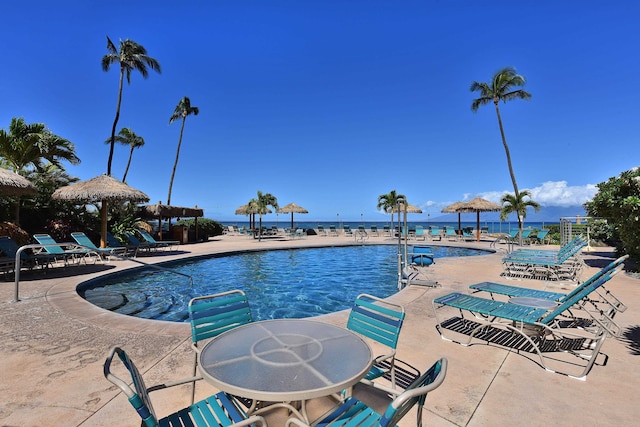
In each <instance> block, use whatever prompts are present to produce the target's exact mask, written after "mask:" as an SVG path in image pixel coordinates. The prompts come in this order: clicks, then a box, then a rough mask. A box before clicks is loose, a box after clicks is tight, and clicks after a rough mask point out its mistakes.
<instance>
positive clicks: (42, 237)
mask: <svg viewBox="0 0 640 427" xmlns="http://www.w3.org/2000/svg"><path fill="white" fill-rule="evenodd" d="M33 238H34V239H36V242H38V243H40V244H41V245H49V246H44V250H45V252H47V253H48V254H50V255H52V256H54V257H56V259H57V258H58V257H60V258H61V259H62V261H63V262H64V265H69V260H71V261H72V262H75V261H78V262H80V261H84V263H85V264H86V263H87V258H93V262H94V264H95V262H96V260H97V259H98V258H100V255H98V254H97V253H96V252H94V251H92V250H90V249H82V248H79V249H64V247H62V246H57V245H58V242H56V241H55V240H54V238H53V237H51V236H50V235H48V234H34V235H33Z"/></svg>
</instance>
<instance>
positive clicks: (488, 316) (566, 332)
mask: <svg viewBox="0 0 640 427" xmlns="http://www.w3.org/2000/svg"><path fill="white" fill-rule="evenodd" d="M620 269H621V267H619V268H618V269H615V270H613V271H610V272H608V273H605V274H603V275H602V276H601V277H599V278H598V279H597V280H595V281H593V282H592V283H591V284H590V285H589V286H587V287H585V288H584V289H582V290H580V292H577V293H576V294H574V295H572V296H571V297H570V298H567V299H566V300H564V301H563V302H562V303H561V304H559V305H557V306H556V307H555V308H552V309H550V310H549V309H547V308H537V307H533V306H528V305H520V304H513V303H510V302H503V301H496V300H493V299H485V298H479V297H477V296H475V295H469V294H463V293H460V292H453V293H450V294H447V295H444V296H442V297H439V298H436V299H434V300H433V309H434V313H435V316H436V329H437V330H438V332H439V333H440V336H441V337H442V338H443V339H445V340H447V341H452V342H457V343H459V344H462V345H464V346H469V345H470V344H471V342H472V340H473V339H474V338H478V339H479V340H482V341H486V342H487V344H494V345H499V346H502V347H506V348H508V349H509V350H510V351H513V350H515V351H517V352H518V353H519V354H524V353H531V354H534V355H537V358H538V364H539V365H540V366H542V367H543V368H544V369H545V370H547V371H550V372H556V373H561V374H564V375H567V376H570V377H572V378H577V379H580V380H585V379H586V376H587V374H588V373H589V371H590V370H591V368H592V367H593V365H594V364H595V362H596V359H597V357H598V355H599V353H600V348H601V347H602V345H603V344H604V341H605V339H606V337H607V336H608V335H613V336H615V335H617V334H618V333H619V331H617V330H616V328H617V325H615V324H614V323H613V322H612V320H611V319H610V318H609V316H607V315H606V313H603V312H602V310H599V309H597V308H596V309H593V310H591V309H589V308H587V307H584V306H582V307H580V310H579V312H580V313H581V314H584V315H585V316H576V314H575V313H574V311H575V310H573V309H574V308H575V307H576V306H577V305H579V303H580V301H582V300H583V299H585V298H587V297H588V296H589V294H590V293H591V292H593V291H594V290H596V289H597V288H598V287H600V286H602V285H603V284H604V283H606V282H607V281H609V280H610V279H611V278H612V277H613V276H614V275H615V274H617V273H618V272H619V271H620ZM445 308H451V309H455V310H456V312H457V313H459V316H454V317H452V318H450V319H446V320H442V319H441V317H442V316H441V315H440V313H441V310H443V309H445ZM583 325H588V327H584V329H581V326H583ZM445 330H448V331H452V332H454V333H456V334H457V335H456V336H460V335H461V336H466V337H467V339H466V341H464V342H463V341H462V339H457V340H456V339H455V338H454V337H453V336H447V335H445V332H444V331H445ZM550 353H551V354H552V356H546V355H547V354H550ZM558 353H561V354H564V355H565V356H562V357H560V356H559V355H558ZM570 355H573V356H575V357H576V359H577V360H575V361H574V359H568V358H567V356H570ZM532 360H533V358H532ZM585 360H586V361H587V363H586V364H584V365H581V364H580V363H579V362H581V361H582V362H584V361H585ZM550 363H551V364H560V365H561V366H569V367H571V369H572V371H571V372H569V371H567V370H561V369H559V368H557V367H552V366H551V364H550ZM563 364H564V365H563ZM579 368H581V369H582V371H581V372H579V373H576V372H575V371H574V369H579Z"/></svg>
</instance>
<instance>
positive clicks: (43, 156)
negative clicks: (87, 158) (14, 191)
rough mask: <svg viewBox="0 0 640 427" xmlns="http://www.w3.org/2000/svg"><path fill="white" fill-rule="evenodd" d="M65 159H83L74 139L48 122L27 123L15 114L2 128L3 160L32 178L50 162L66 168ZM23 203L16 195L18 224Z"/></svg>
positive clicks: (0, 155)
mask: <svg viewBox="0 0 640 427" xmlns="http://www.w3.org/2000/svg"><path fill="white" fill-rule="evenodd" d="M62 161H67V162H69V163H71V164H73V165H77V164H78V163H80V159H79V158H78V156H76V153H75V146H74V145H73V143H72V142H71V141H69V140H67V139H65V138H62V137H60V136H58V135H55V134H54V133H53V132H51V131H50V130H49V129H47V127H46V125H45V124H43V123H32V124H28V123H26V122H25V120H24V119H23V118H15V117H14V118H13V119H11V124H10V125H9V131H8V132H7V131H5V130H4V129H1V130H0V164H2V165H3V166H5V167H7V168H9V169H11V170H13V171H14V172H16V173H18V174H20V175H23V176H26V177H28V178H29V179H31V180H32V181H33V179H34V176H33V173H44V172H46V171H47V170H48V167H49V166H54V167H55V168H56V169H59V170H62V171H64V169H63V167H62ZM20 203H21V201H20V197H16V206H15V222H16V224H19V221H20Z"/></svg>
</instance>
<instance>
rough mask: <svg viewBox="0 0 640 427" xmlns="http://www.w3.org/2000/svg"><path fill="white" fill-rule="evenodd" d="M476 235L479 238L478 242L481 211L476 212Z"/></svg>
mask: <svg viewBox="0 0 640 427" xmlns="http://www.w3.org/2000/svg"><path fill="white" fill-rule="evenodd" d="M476 214H477V216H476V235H477V236H478V239H477V241H478V242H479V241H480V211H477V212H476Z"/></svg>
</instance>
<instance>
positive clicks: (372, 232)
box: [369, 225, 380, 237]
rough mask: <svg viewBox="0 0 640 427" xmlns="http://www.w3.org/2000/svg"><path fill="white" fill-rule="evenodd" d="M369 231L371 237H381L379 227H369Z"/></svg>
mask: <svg viewBox="0 0 640 427" xmlns="http://www.w3.org/2000/svg"><path fill="white" fill-rule="evenodd" d="M369 230H370V231H371V235H372V236H376V237H378V236H380V232H379V231H378V226H377V225H372V226H371V227H369Z"/></svg>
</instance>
